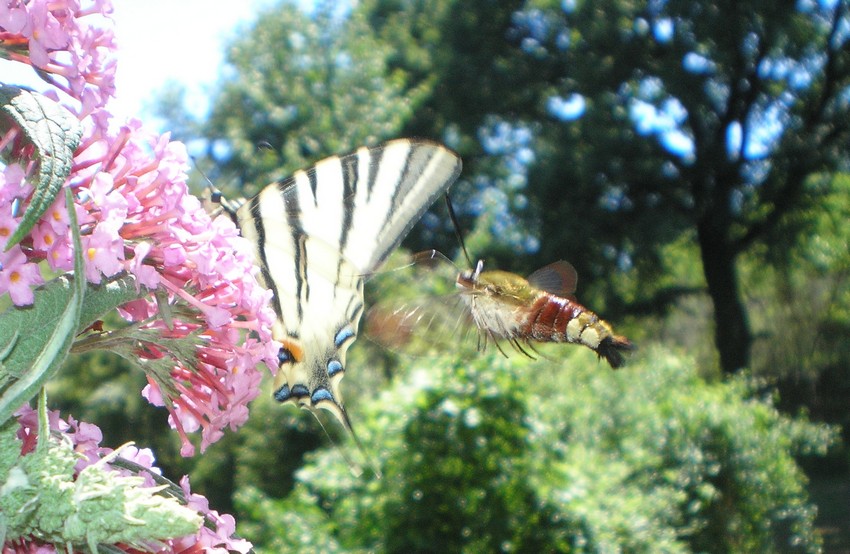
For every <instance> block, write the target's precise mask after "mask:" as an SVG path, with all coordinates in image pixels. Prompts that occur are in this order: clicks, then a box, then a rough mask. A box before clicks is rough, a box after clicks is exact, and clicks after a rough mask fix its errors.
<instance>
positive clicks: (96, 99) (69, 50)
mask: <svg viewBox="0 0 850 554" xmlns="http://www.w3.org/2000/svg"><path fill="white" fill-rule="evenodd" d="M111 13H112V5H111V2H108V1H104V0H94V1H88V2H77V1H75V0H29V1H27V2H24V1H22V0H3V1H2V2H0V50H3V57H5V58H7V59H10V60H13V61H17V62H21V63H26V64H29V65H32V66H33V67H35V68H38V69H39V70H41V71H42V72H43V73H42V75H43V76H44V77H45V78H46V79H47V80H48V81H49V82H50V83H51V84H53V85H54V86H56V87H57V88H58V89H59V90H61V91H63V92H64V93H66V94H67V95H68V96H70V97H71V98H74V99H77V100H79V101H81V106H82V107H83V109H81V110H80V111H78V112H77V113H78V114H80V115H87V114H88V113H90V112H91V110H92V109H93V107H102V106H105V105H106V103H107V101H108V100H109V99H110V98H111V97H113V96H114V95H115V67H116V64H115V56H114V51H115V44H114V37H113V33H112V26H111V21H110V20H109V19H108V18H109V15H110V14H111ZM86 90H88V91H89V92H88V93H86V92H85V91H86Z"/></svg>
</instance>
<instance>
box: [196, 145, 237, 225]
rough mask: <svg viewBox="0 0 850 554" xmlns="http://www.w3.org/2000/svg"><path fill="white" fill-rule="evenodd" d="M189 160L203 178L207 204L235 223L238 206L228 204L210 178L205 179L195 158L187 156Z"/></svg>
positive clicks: (205, 176)
mask: <svg viewBox="0 0 850 554" xmlns="http://www.w3.org/2000/svg"><path fill="white" fill-rule="evenodd" d="M189 159H190V160H192V163H193V164H194V166H195V169H196V170H197V171H198V173H200V174H201V177H203V178H204V180H205V181H206V182H207V189H208V190H209V199H208V200H209V202H210V203H212V204H215V205H216V206H217V207H218V209H221V210H224V213H226V214H227V215H228V216H229V217H230V219H232V220H233V222H234V223H235V222H236V209H237V208H238V207H239V206H233V205H232V204H231V203H230V201H228V200H227V199H226V198H225V197H224V194H222V192H221V190H219V188H218V187H216V186H215V185H214V184H213V182H212V180H210V178H209V177H207V174H206V173H204V170H203V169H201V166H200V165H198V160H197V158H195V156H189Z"/></svg>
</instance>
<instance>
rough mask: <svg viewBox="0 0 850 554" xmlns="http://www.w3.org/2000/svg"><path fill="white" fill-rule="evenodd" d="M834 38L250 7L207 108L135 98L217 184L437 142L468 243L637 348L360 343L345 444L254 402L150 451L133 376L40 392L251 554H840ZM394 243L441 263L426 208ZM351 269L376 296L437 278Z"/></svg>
mask: <svg viewBox="0 0 850 554" xmlns="http://www.w3.org/2000/svg"><path fill="white" fill-rule="evenodd" d="M848 34H850V12H848V2H847V1H845V0H831V1H827V0H824V1H816V0H795V1H787V0H782V1H775V0H763V1H732V0H725V1H724V0H716V1H714V2H702V1H696V0H646V1H641V2H634V1H627V0H601V1H597V2H588V1H586V0H585V1H582V0H562V1H560V2H554V1H546V0H537V1H533V0H528V1H519V0H511V1H505V2H494V1H492V0H465V1H461V0H363V1H360V2H357V3H353V4H340V3H337V2H330V1H325V2H322V1H320V2H317V3H316V4H315V6H314V8H313V10H312V11H310V12H309V13H307V12H303V11H301V10H300V9H299V8H298V7H296V6H295V5H294V4H289V3H282V4H281V5H279V6H277V7H274V8H271V9H269V10H267V11H265V12H263V13H259V14H257V20H256V23H255V24H254V25H253V26H252V27H251V28H246V29H244V32H242V33H241V34H240V37H239V38H238V39H237V40H235V41H234V43H233V44H232V45H231V47H230V49H229V50H228V53H227V58H228V64H227V66H226V67H225V68H223V70H222V80H221V83H220V87H219V89H218V90H217V91H215V93H214V94H215V96H214V100H213V102H212V105H213V106H214V107H213V109H212V111H211V113H210V114H209V116H208V117H206V118H203V119H200V120H198V119H193V117H191V116H190V115H188V113H189V112H188V111H187V110H186V109H185V108H184V107H183V106H182V104H181V102H182V98H183V95H182V93H181V91H180V90H178V89H174V88H171V89H169V90H167V91H163V94H162V98H163V100H162V103H161V107H160V111H161V115H162V116H163V117H165V118H167V119H168V120H169V121H170V122H171V123H172V126H173V132H174V135H175V137H176V138H179V139H183V140H185V141H187V142H188V143H189V144H190V146H191V147H192V149H193V150H195V151H196V153H197V155H198V159H199V161H198V164H199V166H200V167H201V168H203V169H204V171H205V172H206V173H207V174H208V175H209V176H210V177H211V178H212V180H213V181H214V182H215V183H216V184H217V185H218V186H220V187H221V188H222V189H224V190H225V191H226V192H227V193H229V194H231V195H233V196H236V195H240V194H244V195H249V194H253V193H255V192H256V191H258V190H259V189H260V188H261V187H262V186H263V185H264V184H266V183H267V182H269V181H271V180H272V179H278V178H281V177H284V176H286V175H288V174H289V173H291V172H292V171H293V170H295V169H297V168H300V167H304V166H306V165H308V164H310V163H312V162H314V161H316V160H318V159H320V158H322V157H324V156H326V155H329V154H334V153H343V152H346V151H348V150H351V149H353V148H355V147H356V146H359V145H361V144H375V143H377V142H380V141H382V140H385V139H389V138H393V137H398V136H418V137H426V138H431V139H434V140H438V141H440V142H443V143H445V144H447V145H448V146H450V147H451V148H453V149H455V150H456V151H458V152H459V153H460V154H461V156H462V157H463V161H464V171H463V174H462V176H461V179H460V181H459V182H458V183H457V184H456V185H455V186H454V187H453V189H452V191H451V192H452V200H453V203H454V204H455V206H456V209H457V210H458V212H459V216H460V221H461V227H462V229H461V231H462V232H463V233H464V235H465V236H466V241H467V248H468V249H469V250H470V251H471V254H472V255H473V256H474V257H477V258H483V259H485V260H486V263H487V266H488V267H491V268H493V267H498V268H501V269H505V270H510V271H515V272H518V273H523V274H528V273H530V272H531V271H533V270H534V269H536V268H538V267H540V266H543V265H546V264H548V263H550V262H552V261H554V260H558V259H567V260H569V261H570V262H571V263H572V264H573V265H574V266H575V267H576V268H577V270H578V273H579V286H578V292H577V295H578V297H579V299H580V300H581V301H582V303H583V304H585V305H587V306H588V307H590V308H591V309H593V310H594V311H596V312H597V313H600V314H601V315H603V317H605V318H606V319H608V320H609V321H611V322H612V323H613V324H614V325H615V328H617V330H618V331H619V332H621V333H623V334H626V335H627V336H629V337H630V338H631V339H632V340H633V341H634V342H636V343H637V344H638V345H639V350H638V352H637V354H636V355H634V356H633V357H632V358H631V360H630V364H629V365H628V366H627V367H626V368H624V369H623V370H620V371H618V372H611V371H609V370H608V369H607V367H605V366H603V365H602V364H600V363H598V362H597V361H596V360H595V359H594V357H593V355H592V353H591V352H589V351H584V350H581V349H577V348H576V347H569V346H564V347H562V348H559V349H556V350H555V351H554V356H553V355H552V350H548V349H547V351H546V353H547V358H549V359H543V360H538V361H536V362H531V361H529V360H526V359H524V358H521V357H519V356H516V357H512V358H511V359H509V360H505V359H503V358H501V357H500V356H498V355H497V353H495V352H488V353H484V354H477V353H474V352H469V348H465V347H461V346H457V348H456V349H451V348H446V347H444V346H443V345H439V346H438V347H436V348H434V351H433V353H432V354H431V355H430V356H419V357H416V358H411V357H409V356H405V355H399V354H398V353H396V352H393V351H388V350H386V349H382V348H379V347H377V346H375V345H374V344H372V343H370V342H368V341H367V340H364V339H362V338H361V340H360V341H358V343H357V346H356V347H355V348H354V349H353V350H352V352H351V354H350V361H349V366H350V368H351V371H350V372H349V375H348V378H347V379H346V380H345V384H344V385H343V386H344V391H345V393H346V400H347V404H348V410H349V413H350V414H352V419H353V420H354V423H355V426H356V428H357V429H358V430H359V432H360V437H361V440H362V441H363V443H364V444H365V445H366V449H365V450H366V451H365V452H364V453H361V452H358V451H357V450H356V449H353V448H352V445H351V444H350V441H348V440H346V438H345V437H343V436H341V435H340V434H339V433H338V430H337V429H336V428H335V427H334V426H333V425H330V426H328V432H329V433H330V434H331V435H332V436H333V437H334V440H335V442H336V445H332V444H329V441H328V437H327V436H326V435H325V434H324V433H323V432H322V429H321V427H320V426H319V425H318V423H317V422H316V421H315V420H314V419H313V418H312V417H311V416H309V415H308V414H306V413H301V412H298V411H296V410H294V409H292V408H291V407H288V406H287V407H285V408H282V407H280V406H277V405H275V404H274V402H273V401H271V399H270V395H264V396H263V397H262V398H260V399H258V400H257V401H256V402H255V403H254V409H253V411H252V416H251V420H250V421H249V423H248V424H247V425H246V427H245V428H243V429H241V430H240V431H239V432H238V433H236V434H231V435H229V436H228V437H226V439H225V440H223V441H222V442H220V443H218V444H216V445H214V446H213V447H211V448H210V449H209V450H208V452H207V453H206V454H204V455H203V456H200V457H198V458H197V459H196V460H182V459H179V456H177V454H176V452H177V450H178V449H177V447H176V440H174V439H175V437H174V436H173V433H170V432H168V431H166V430H165V427H166V423H165V415H164V413H161V412H155V411H153V410H151V409H150V408H149V407H147V406H144V405H143V401H142V400H141V399H140V398H139V395H138V391H139V389H140V388H141V386H142V385H143V379H142V378H141V377H140V376H138V375H136V374H134V373H133V372H130V371H127V369H128V368H126V367H124V366H122V365H121V362H120V361H119V360H114V359H110V358H106V357H87V358H85V359H80V360H79V361H78V363H77V364H75V366H74V367H73V368H71V370H69V371H68V372H66V373H64V374H63V378H62V380H60V381H57V382H56V384H55V386H54V387H53V391H52V398H53V400H54V401H59V402H60V403H61V406H62V407H63V409H70V410H71V411H72V412H73V413H74V415H75V416H77V417H80V418H81V419H89V420H92V421H95V422H98V423H99V424H100V425H101V426H102V427H103V428H104V431H105V433H106V435H107V437H106V442H107V443H108V444H114V445H117V444H121V443H122V442H124V441H126V440H128V439H132V440H135V441H136V442H137V443H138V444H140V445H150V446H153V447H154V448H155V449H156V452H157V455H158V457H159V459H160V461H161V463H162V465H163V466H165V467H166V469H167V470H168V472H169V473H170V474H171V475H172V476H179V475H180V474H182V473H184V472H191V475H192V479H193V487H194V488H196V489H198V490H200V491H201V492H202V493H204V494H206V495H207V496H208V497H209V498H210V499H211V501H212V504H213V506H215V507H217V508H218V509H220V510H223V511H234V512H235V513H236V515H237V519H238V521H239V525H240V528H239V529H240V532H241V533H242V534H243V535H244V536H246V537H247V538H249V539H251V540H253V541H254V542H255V544H256V545H257V547H258V550H259V551H261V552H280V551H287V550H291V551H298V550H303V551H323V552H332V551H387V552H417V551H419V552H421V551H434V550H435V549H439V550H442V551H468V552H495V551H505V552H523V551H541V552H542V551H545V552H550V551H561V552H609V551H651V552H690V551H700V552H767V551H801V552H809V551H812V552H814V551H817V550H818V549H819V548H820V545H821V543H822V542H825V546H826V549H827V550H834V551H845V550H842V549H850V477H848V451H847V448H846V446H844V444H845V442H844V441H842V440H840V435H841V434H842V433H843V434H844V439H845V440H846V438H847V436H846V431H844V430H846V429H848V426H847V425H848V423H850V402H848V396H849V395H850V372H849V371H850V281H849V280H850V248H848V245H850V227H848V221H850V173H848V169H850V168H848V159H850V158H848V148H847V145H848V138H850V137H848V135H849V134H850V113H848V110H850V46H848V45H849V44H850V43H848V38H850V37H848ZM198 182H199V183H200V182H201V180H200V179H198ZM200 186H203V185H202V184H199V187H200ZM405 245H406V247H407V248H409V249H410V250H411V251H418V250H421V249H425V248H437V249H438V250H440V251H442V252H444V253H446V254H447V255H449V256H450V257H452V256H455V257H456V260H457V263H458V265H460V266H462V267H465V266H466V265H467V262H465V261H462V260H461V258H460V257H459V256H457V252H458V247H457V241H456V239H455V238H454V233H453V231H452V228H451V223H450V221H449V218H448V217H447V215H446V213H445V209H444V208H442V207H440V206H435V207H434V208H433V209H432V211H431V212H430V213H429V214H427V215H426V216H425V217H424V218H423V221H422V223H421V224H420V225H418V226H417V228H416V229H414V231H413V233H412V234H411V236H410V238H409V239H408V240H407V241H406V243H405ZM393 263H394V262H390V264H388V267H389V266H391V265H392V264H393ZM398 263H400V262H398ZM384 277H387V278H384ZM434 279H435V280H438V279H440V278H438V277H437V275H436V274H435V276H434ZM374 281H375V282H372V283H369V284H367V296H368V297H369V299H370V300H371V302H372V303H373V304H374V303H380V302H381V301H382V300H384V299H388V298H393V297H395V296H405V295H406V296H410V295H411V294H413V295H415V294H417V293H421V294H422V295H428V294H436V293H435V291H436V290H439V289H441V288H442V289H445V288H446V287H447V286H448V288H450V287H451V282H450V281H449V282H445V281H443V282H442V283H425V282H423V281H422V280H421V279H419V278H413V277H411V276H406V274H405V273H404V272H388V274H387V275H386V276H380V278H379V279H375V280H374ZM80 406H82V407H80ZM328 421H329V420H325V423H326V424H327V423H328ZM824 423H828V424H837V425H833V426H831V427H826V426H824V425H823V424H824ZM344 455H347V457H348V458H350V459H352V460H353V462H352V463H354V464H356V465H359V466H362V467H363V476H361V477H355V476H354V475H353V474H352V472H351V469H350V467H349V464H347V463H346V461H345V458H344ZM801 468H802V469H801ZM375 470H379V471H380V472H381V473H383V478H382V479H376V478H375V475H374V473H375ZM803 470H805V474H804V471H803ZM806 474H807V475H808V476H807V475H806ZM809 479H811V481H809ZM812 495H813V496H812ZM815 503H816V504H817V506H818V509H819V512H820V515H819V519H818V520H817V523H816V520H815V513H816V509H815ZM816 526H817V529H815V527H816Z"/></svg>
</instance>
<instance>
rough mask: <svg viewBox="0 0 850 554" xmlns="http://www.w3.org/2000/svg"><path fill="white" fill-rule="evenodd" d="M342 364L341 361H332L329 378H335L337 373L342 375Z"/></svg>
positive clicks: (329, 365)
mask: <svg viewBox="0 0 850 554" xmlns="http://www.w3.org/2000/svg"><path fill="white" fill-rule="evenodd" d="M342 371H343V369H342V364H341V363H340V362H339V360H331V361H329V362H328V377H333V376H334V375H336V374H337V373H342Z"/></svg>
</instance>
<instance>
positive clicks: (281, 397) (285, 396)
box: [274, 385, 292, 402]
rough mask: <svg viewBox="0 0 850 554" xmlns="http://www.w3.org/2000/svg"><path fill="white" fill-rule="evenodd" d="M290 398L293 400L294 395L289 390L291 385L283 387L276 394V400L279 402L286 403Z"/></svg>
mask: <svg viewBox="0 0 850 554" xmlns="http://www.w3.org/2000/svg"><path fill="white" fill-rule="evenodd" d="M290 398H292V393H291V392H290V390H289V385H283V386H282V387H280V388H279V389H277V390H276V391H275V393H274V399H275V400H277V401H278V402H286V401H287V400H289V399H290Z"/></svg>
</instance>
